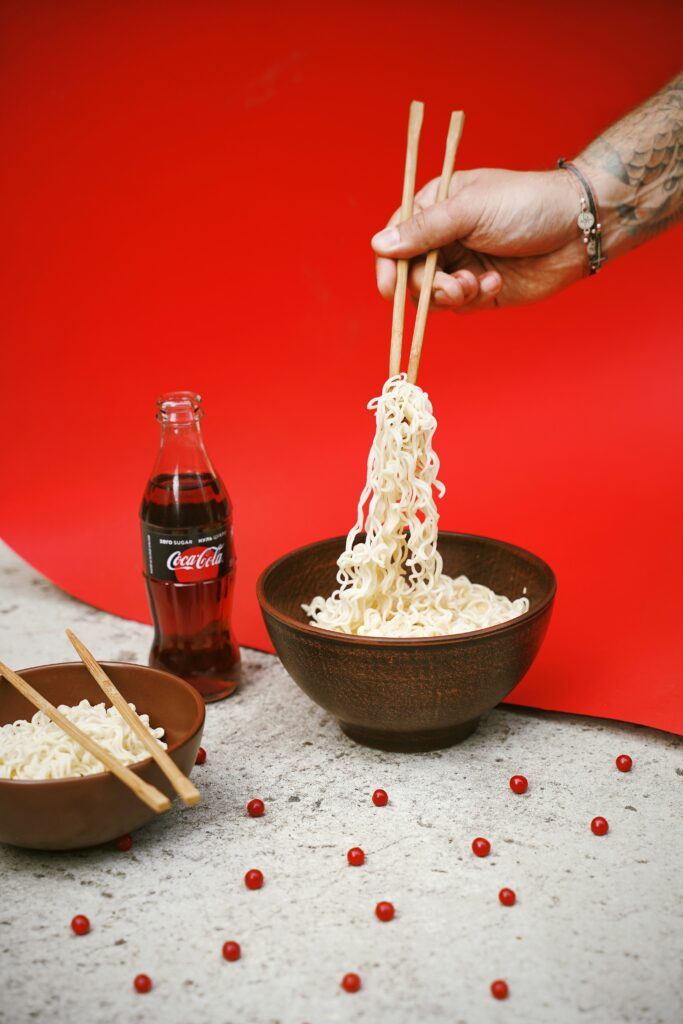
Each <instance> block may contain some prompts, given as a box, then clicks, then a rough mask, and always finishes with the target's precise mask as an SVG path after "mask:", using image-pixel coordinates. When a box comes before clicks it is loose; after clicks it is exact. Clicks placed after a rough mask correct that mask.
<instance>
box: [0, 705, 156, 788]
mask: <svg viewBox="0 0 683 1024" xmlns="http://www.w3.org/2000/svg"><path fill="white" fill-rule="evenodd" d="M130 707H131V708H132V709H133V710H134V711H135V705H134V704H131V705H130ZM58 710H59V711H61V712H62V714H63V715H64V716H65V717H66V718H68V719H70V721H72V722H73V723H74V725H77V726H78V728H79V729H81V730H82V731H83V732H84V733H86V734H87V735H88V736H90V737H91V738H92V739H94V740H95V741H96V742H97V743H99V744H100V746H101V747H104V748H105V750H108V751H109V752H110V753H112V754H114V755H115V757H116V758H117V759H118V760H119V761H120V762H121V764H124V765H131V764H136V763H137V762H138V761H144V759H145V758H147V757H149V752H148V750H147V748H146V747H145V746H144V744H143V743H142V740H141V739H140V738H139V737H138V736H137V735H136V734H135V733H134V732H133V730H132V729H131V727H130V726H129V725H128V723H127V722H125V721H124V720H123V718H122V717H121V715H120V714H119V712H118V711H117V710H116V708H113V707H112V708H106V707H105V706H104V704H95V705H92V704H91V703H90V702H89V701H87V700H82V701H81V702H80V704H77V705H76V706H75V707H68V706H67V705H66V704H60V705H59V708H58ZM140 720H141V721H142V722H143V723H144V724H145V725H146V726H147V728H148V729H149V731H150V732H151V734H152V735H153V736H156V738H157V739H158V740H159V742H160V744H161V746H162V747H164V749H165V748H166V744H165V743H164V742H163V741H162V740H161V737H162V736H163V735H164V730H163V729H161V728H159V729H153V728H152V727H151V725H150V723H149V717H148V716H147V715H140ZM103 771H106V769H105V767H104V765H103V764H101V762H100V761H98V760H97V758H96V757H93V755H92V754H90V753H89V752H88V751H87V750H84V749H83V747H82V746H81V745H80V744H79V743H77V742H76V741H75V740H72V739H71V737H70V736H67V735H66V733H64V732H62V730H61V729H60V728H59V726H58V725H55V723H54V722H52V721H51V720H50V719H49V718H48V717H47V715H45V714H44V713H43V712H42V711H37V712H36V713H35V715H34V716H33V718H32V719H31V720H30V721H25V720H24V719H19V721H17V722H10V723H9V724H8V725H3V726H1V727H0V779H34V780H36V779H68V778H72V777H74V776H80V775H94V774H95V773H96V772H103Z"/></svg>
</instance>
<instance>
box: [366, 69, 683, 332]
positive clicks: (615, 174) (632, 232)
mask: <svg viewBox="0 0 683 1024" xmlns="http://www.w3.org/2000/svg"><path fill="white" fill-rule="evenodd" d="M574 162H575V163H576V164H577V165H578V166H579V167H580V168H581V170H582V171H583V172H584V174H585V175H586V176H587V177H588V179H589V180H590V182H591V185H592V187H593V189H594V191H595V193H596V195H597V199H598V205H599V207H600V214H601V221H602V240H603V252H605V253H606V255H607V256H608V257H609V258H610V259H614V257H616V256H618V255H620V254H621V253H623V252H625V251H627V250H628V249H632V248H634V247H635V246H636V245H638V244H639V243H640V242H642V241H644V240H645V239H646V238H649V237H651V236H652V235H653V234H655V233H656V232H657V231H660V230H663V229H664V228H666V227H668V226H669V225H671V224H673V223H674V222H675V221H676V219H677V218H679V217H680V216H681V214H682V213H683V74H681V75H679V76H677V77H676V78H675V79H674V80H673V81H672V82H670V83H669V84H668V85H666V86H665V87H664V88H663V89H662V90H661V91H660V92H658V93H657V94H656V95H655V96H653V97H652V98H651V99H650V100H648V101H647V102H646V103H644V104H643V105H642V106H640V107H638V108H637V109H636V110H634V111H633V112H632V113H630V114H628V115H627V116H626V117H624V118H623V119H622V120H621V121H619V122H617V124H615V125H613V126H612V127H611V128H609V129H608V130H607V131H606V132H605V133H604V134H603V135H601V136H600V137H599V138H598V139H596V141H595V142H593V143H591V145H590V146H589V147H588V148H587V149H586V150H585V151H584V152H583V153H582V154H581V156H579V157H577V159H576V160H575V161H574ZM571 178H572V176H571V173H570V172H569V171H565V170H558V171H545V172H516V171H504V170H486V169H484V170H475V171H459V172H457V173H456V174H455V175H454V176H453V180H452V182H451V188H450V190H449V196H448V198H447V199H445V200H444V201H443V202H442V203H436V202H435V200H436V189H437V182H436V181H432V182H430V183H429V184H428V185H427V186H426V187H425V188H424V189H423V190H422V191H421V192H419V193H418V194H417V195H416V197H415V211H416V212H415V214H414V216H413V217H411V218H410V219H409V220H407V221H405V222H403V223H401V222H400V211H397V212H396V213H394V215H393V216H392V218H391V219H390V221H389V225H388V227H387V228H386V229H385V230H384V231H381V232H379V234H377V235H375V237H374V238H373V240H372V246H373V249H374V250H375V253H376V254H377V257H378V258H377V285H378V288H379V290H380V292H381V294H382V295H383V296H384V297H385V298H391V296H392V295H393V292H394V287H395V283H396V264H395V262H394V261H395V260H396V259H399V258H401V257H405V258H410V259H411V260H412V266H411V273H410V277H409V288H410V290H411V292H412V294H413V295H414V296H417V295H418V294H419V291H420V284H421V281H422V270H423V265H424V255H425V253H426V252H428V251H429V250H430V249H438V250H439V270H438V271H437V273H436V276H435V278H434V289H433V293H432V308H434V309H450V310H453V311H454V312H470V311H475V310H480V309H487V308H490V307H492V306H505V305H518V304H520V303H525V302H534V301H536V300H538V299H542V298H545V297H547V296H549V295H552V294H553V293H554V292H556V291H559V290H560V289H561V288H564V287H566V286H567V285H569V284H571V283H572V282H574V281H576V280H578V279H579V278H581V277H583V276H584V275H585V273H586V271H587V260H586V252H585V247H584V245H583V242H582V239H581V235H580V232H579V231H578V228H577V224H576V218H577V215H578V210H579V194H578V193H577V190H576V183H575V182H574V181H572V180H571Z"/></svg>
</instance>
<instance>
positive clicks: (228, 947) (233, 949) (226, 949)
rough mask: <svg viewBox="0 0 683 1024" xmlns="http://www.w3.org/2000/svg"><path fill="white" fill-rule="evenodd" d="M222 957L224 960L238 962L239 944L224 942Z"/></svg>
mask: <svg viewBox="0 0 683 1024" xmlns="http://www.w3.org/2000/svg"><path fill="white" fill-rule="evenodd" d="M223 956H224V957H225V959H226V960H239V958H240V957H241V956H242V950H241V948H240V944H239V942H224V943H223Z"/></svg>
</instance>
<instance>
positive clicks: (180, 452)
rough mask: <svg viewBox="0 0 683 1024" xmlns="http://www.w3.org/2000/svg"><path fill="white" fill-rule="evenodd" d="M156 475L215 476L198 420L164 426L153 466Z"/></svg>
mask: <svg viewBox="0 0 683 1024" xmlns="http://www.w3.org/2000/svg"><path fill="white" fill-rule="evenodd" d="M154 473H155V475H161V474H170V475H172V476H177V475H179V474H181V473H191V474H195V473H197V474H209V475H210V476H215V472H214V469H213V466H212V465H211V460H210V459H209V456H208V454H207V451H206V448H205V447H204V438H203V437H202V429H201V424H200V422H199V420H198V419H193V420H191V421H190V422H187V423H171V422H163V421H162V423H161V444H160V446H159V451H158V453H157V459H156V464H155V466H154Z"/></svg>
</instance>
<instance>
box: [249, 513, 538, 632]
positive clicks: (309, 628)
mask: <svg viewBox="0 0 683 1024" xmlns="http://www.w3.org/2000/svg"><path fill="white" fill-rule="evenodd" d="M439 536H440V537H442V536H445V537H452V538H453V537H455V538H466V539H468V540H483V541H487V542H488V543H490V544H493V545H494V546H496V547H499V548H505V549H507V550H508V551H512V552H514V553H515V554H518V555H522V556H523V557H524V558H525V559H527V560H528V561H531V562H533V563H534V564H535V565H536V566H537V567H538V568H540V569H541V570H542V571H543V572H544V573H546V574H547V575H548V576H549V579H550V586H549V588H548V592H547V594H546V595H545V597H544V598H543V599H542V600H541V601H540V602H539V604H538V605H537V606H536V607H535V608H533V609H530V610H529V611H528V612H523V613H522V614H521V615H516V616H515V617H514V618H513V619H508V620H507V621H506V622H500V623H498V625H496V626H485V627H484V628H483V629H471V630H468V631H467V632H466V633H444V634H442V635H441V636H417V637H405V636H404V637H385V636H358V635H357V634H354V633H338V632H336V631H335V630H333V629H323V628H322V627H320V626H313V625H311V624H310V623H307V622H300V621H299V620H298V619H295V618H293V617H292V616H291V615H286V614H285V613H284V612H281V611H279V610H278V609H276V608H275V606H274V605H273V604H271V602H270V601H269V600H268V598H267V597H266V594H265V585H266V582H267V579H268V577H269V576H270V574H271V573H273V572H275V570H276V569H278V568H279V567H280V565H282V563H283V562H286V561H287V560H288V559H289V558H292V557H293V556H295V555H300V554H302V553H303V552H304V551H309V550H310V549H311V548H318V547H320V546H321V545H323V544H331V543H332V542H337V541H339V542H340V544H341V545H342V546H343V544H345V542H346V534H341V535H340V536H338V537H325V538H324V539H323V540H316V541H313V542H312V543H311V544H302V545H301V546H300V547H298V548H294V549H293V550H292V551H288V552H287V553H286V554H284V555H281V556H280V557H279V558H276V559H275V561H274V562H271V563H270V565H267V566H266V568H265V569H264V570H263V571H262V572H261V574H260V575H259V578H258V580H257V582H256V596H257V598H258V602H259V604H260V606H261V610H262V611H263V612H267V613H268V615H271V616H272V617H273V618H274V619H277V621H278V622H281V623H282V624H283V625H285V626H289V627H290V628H293V629H295V630H297V631H298V632H301V633H304V634H306V635H308V636H313V637H328V638H330V639H334V640H338V641H339V642H340V643H346V644H350V645H351V646H354V645H355V646H360V647H368V646H369V647H377V648H383V647H401V648H414V647H438V646H439V645H445V644H455V643H472V642H475V643H476V642H477V641H479V640H485V639H486V638H488V637H490V636H496V635H499V634H502V633H505V632H508V631H510V630H512V629H514V628H515V627H517V626H519V625H520V624H521V623H527V622H531V621H533V620H534V619H536V618H538V617H539V616H541V615H543V614H544V612H545V611H546V610H547V608H548V607H549V606H550V605H551V604H552V602H553V600H554V598H555V594H556V592H557V577H556V576H555V573H554V571H553V570H552V569H551V567H550V566H549V565H548V563H547V562H546V561H544V559H542V558H541V557H540V556H539V555H535V554H534V553H533V551H528V550H527V549H526V548H522V547H520V546H519V545H517V544H511V543H510V542H509V541H506V540H497V539H496V538H495V537H487V536H485V535H484V534H480V533H462V532H459V531H456V530H439Z"/></svg>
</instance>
